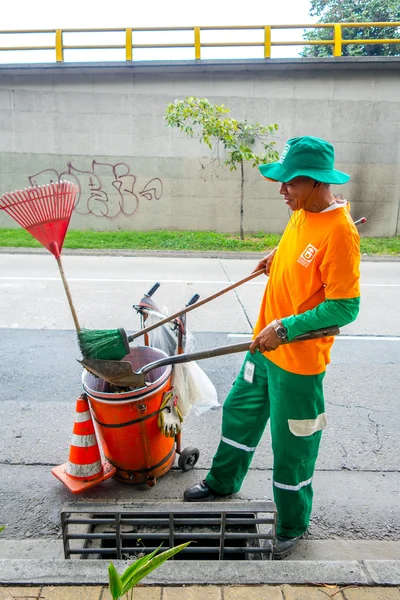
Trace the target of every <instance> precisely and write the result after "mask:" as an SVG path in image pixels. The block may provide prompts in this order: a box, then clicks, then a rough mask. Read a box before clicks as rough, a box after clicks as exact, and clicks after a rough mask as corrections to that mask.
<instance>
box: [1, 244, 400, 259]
mask: <svg viewBox="0 0 400 600" xmlns="http://www.w3.org/2000/svg"><path fill="white" fill-rule="evenodd" d="M0 254H48V251H47V250H45V249H44V248H11V247H6V246H2V247H0ZM63 255H69V256H131V257H141V256H157V257H160V258H169V257H172V258H224V259H237V260H246V259H247V260H252V259H255V260H260V257H262V256H264V253H263V252H219V251H217V250H210V251H200V250H111V249H109V250H100V249H89V248H77V249H72V248H64V249H63ZM361 260H362V261H363V262H400V255H398V254H393V255H392V254H382V255H369V254H363V255H362V256H361Z"/></svg>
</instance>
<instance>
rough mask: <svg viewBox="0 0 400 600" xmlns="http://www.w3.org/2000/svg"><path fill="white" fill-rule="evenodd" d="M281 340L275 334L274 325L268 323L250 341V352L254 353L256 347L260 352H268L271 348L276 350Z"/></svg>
mask: <svg viewBox="0 0 400 600" xmlns="http://www.w3.org/2000/svg"><path fill="white" fill-rule="evenodd" d="M282 342H283V340H281V338H279V337H278V336H277V335H276V331H275V327H274V326H273V324H272V323H270V324H269V325H267V326H266V327H265V328H264V329H263V330H262V331H260V333H259V334H258V336H257V337H256V338H255V339H254V340H253V341H252V343H251V346H250V352H251V353H252V354H254V352H255V351H256V350H257V349H258V350H259V351H260V352H262V353H263V352H270V351H271V350H276V349H277V348H278V346H280V345H281V344H282Z"/></svg>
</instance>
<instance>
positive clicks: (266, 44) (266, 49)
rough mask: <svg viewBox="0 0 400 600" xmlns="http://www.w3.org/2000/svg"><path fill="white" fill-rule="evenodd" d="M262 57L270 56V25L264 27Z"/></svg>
mask: <svg viewBox="0 0 400 600" xmlns="http://www.w3.org/2000/svg"><path fill="white" fill-rule="evenodd" d="M264 58H271V25H266V26H265V27H264Z"/></svg>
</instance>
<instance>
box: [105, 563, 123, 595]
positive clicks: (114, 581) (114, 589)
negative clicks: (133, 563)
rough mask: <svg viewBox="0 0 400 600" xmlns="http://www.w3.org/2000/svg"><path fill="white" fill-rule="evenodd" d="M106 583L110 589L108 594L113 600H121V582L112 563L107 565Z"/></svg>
mask: <svg viewBox="0 0 400 600" xmlns="http://www.w3.org/2000/svg"><path fill="white" fill-rule="evenodd" d="M108 582H109V587H110V593H111V596H112V597H113V599H114V600H118V599H119V598H121V596H122V582H121V579H120V576H119V575H118V573H117V570H116V568H115V567H114V565H113V563H112V562H111V563H110V564H109V565H108Z"/></svg>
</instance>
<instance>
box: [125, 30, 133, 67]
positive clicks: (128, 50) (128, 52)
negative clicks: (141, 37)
mask: <svg viewBox="0 0 400 600" xmlns="http://www.w3.org/2000/svg"><path fill="white" fill-rule="evenodd" d="M125 60H132V29H126V38H125Z"/></svg>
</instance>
